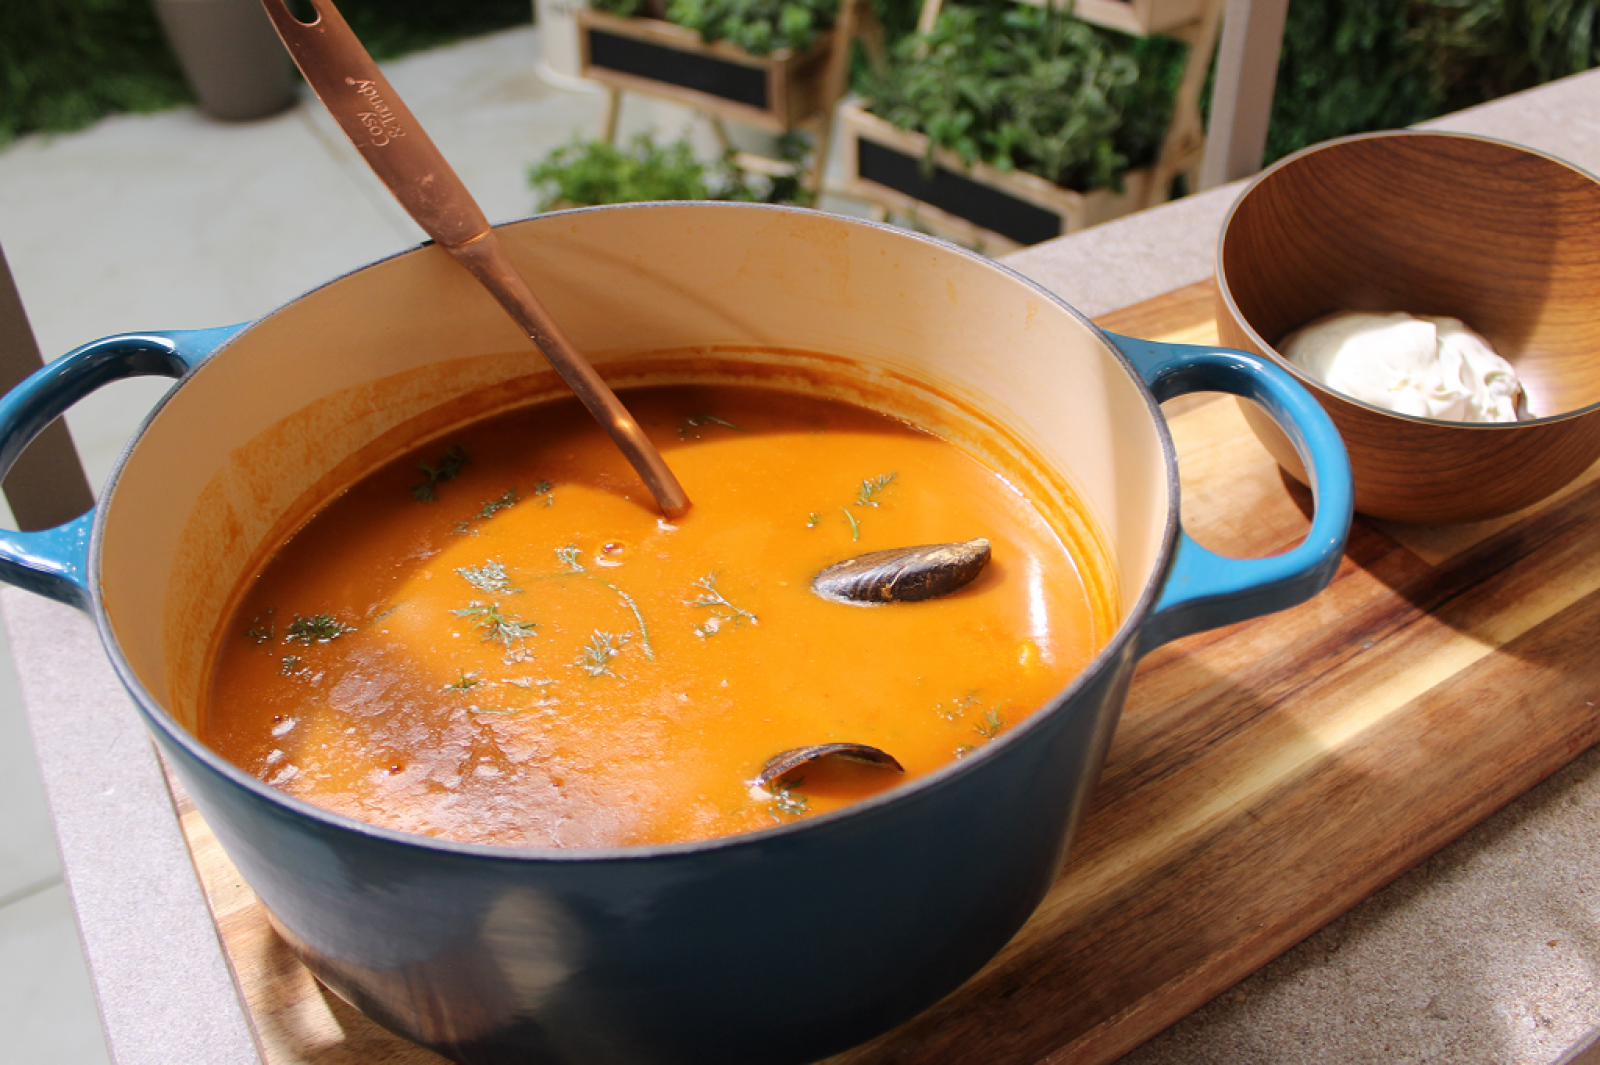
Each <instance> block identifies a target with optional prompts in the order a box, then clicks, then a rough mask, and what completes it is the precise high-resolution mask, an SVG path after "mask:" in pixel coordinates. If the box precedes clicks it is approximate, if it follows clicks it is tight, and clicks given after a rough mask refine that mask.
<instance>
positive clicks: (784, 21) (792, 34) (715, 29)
mask: <svg viewBox="0 0 1600 1065" xmlns="http://www.w3.org/2000/svg"><path fill="white" fill-rule="evenodd" d="M590 3H591V6H593V7H594V8H596V9H597V10H600V11H605V12H607V13H609V14H612V15H619V16H621V17H623V18H632V17H635V16H640V15H650V16H654V17H657V18H665V19H666V21H668V22H673V23H676V24H677V25H679V26H683V27H684V28H686V29H691V30H694V31H695V32H696V33H698V34H700V36H701V37H702V38H704V39H705V40H706V41H727V42H729V43H730V44H735V45H738V46H739V47H740V48H743V49H744V50H745V51H747V52H749V53H750V54H751V55H769V54H771V53H772V52H777V51H781V50H783V49H786V48H787V49H789V50H791V51H796V52H800V51H804V50H805V49H807V48H809V47H810V46H811V44H812V43H813V42H814V41H815V40H816V39H817V37H818V35H819V34H821V33H822V32H823V31H824V30H827V29H828V28H829V27H831V26H832V25H833V22H834V19H836V18H837V17H838V15H839V0H665V6H664V7H662V6H661V5H660V4H658V3H651V2H649V0H590Z"/></svg>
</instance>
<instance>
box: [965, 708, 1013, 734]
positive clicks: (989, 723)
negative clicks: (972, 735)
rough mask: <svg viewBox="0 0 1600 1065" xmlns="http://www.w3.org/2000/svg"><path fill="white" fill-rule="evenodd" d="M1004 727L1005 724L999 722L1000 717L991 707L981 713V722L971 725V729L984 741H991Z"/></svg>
mask: <svg viewBox="0 0 1600 1065" xmlns="http://www.w3.org/2000/svg"><path fill="white" fill-rule="evenodd" d="M1005 727H1006V723H1005V722H1004V721H1001V720H1000V715H999V714H997V713H995V711H994V708H993V707H991V708H989V709H987V710H985V711H984V712H983V720H982V721H979V722H978V723H977V724H976V725H973V726H972V729H973V731H974V732H976V733H977V734H978V735H980V736H982V737H983V738H984V739H986V740H992V739H994V738H995V736H996V735H998V734H999V732H1000V730H1001V729H1003V728H1005Z"/></svg>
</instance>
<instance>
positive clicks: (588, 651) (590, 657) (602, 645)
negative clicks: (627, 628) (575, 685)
mask: <svg viewBox="0 0 1600 1065" xmlns="http://www.w3.org/2000/svg"><path fill="white" fill-rule="evenodd" d="M627 640H628V637H627V636H626V635H622V636H618V635H616V634H615V633H610V632H602V631H600V630H599V629H596V630H594V633H593V634H592V635H591V636H590V637H589V644H588V646H586V647H584V648H583V649H582V650H581V651H579V652H578V661H577V665H578V666H579V667H580V668H582V669H583V670H584V672H586V673H588V674H589V676H591V677H603V676H605V675H606V674H607V673H610V672H611V660H612V659H613V658H615V657H617V655H618V654H620V653H621V652H622V645H623V644H624V643H626V642H627Z"/></svg>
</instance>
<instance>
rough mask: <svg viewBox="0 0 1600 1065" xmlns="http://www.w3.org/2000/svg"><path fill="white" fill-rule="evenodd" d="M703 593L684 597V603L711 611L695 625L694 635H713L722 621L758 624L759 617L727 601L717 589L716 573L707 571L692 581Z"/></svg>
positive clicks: (719, 628) (736, 623)
mask: <svg viewBox="0 0 1600 1065" xmlns="http://www.w3.org/2000/svg"><path fill="white" fill-rule="evenodd" d="M694 586H695V587H696V588H699V589H700V590H701V592H703V593H704V594H703V595H701V596H699V597H697V598H694V599H685V600H684V605H686V606H691V607H698V608H704V609H707V610H710V611H711V615H712V616H711V617H710V618H708V619H707V620H706V622H705V624H703V625H697V626H695V630H694V631H695V635H697V636H700V637H702V638H704V637H708V636H715V635H716V634H717V633H718V632H719V631H720V630H721V628H722V622H724V621H731V622H733V623H734V624H735V625H738V624H739V623H741V622H743V621H748V622H750V624H752V625H757V624H760V619H759V618H757V617H756V616H755V615H754V614H752V613H750V612H749V611H748V610H741V609H739V608H738V607H736V606H734V605H733V604H732V603H730V602H728V600H727V597H726V596H724V595H723V594H722V593H721V592H720V591H718V590H717V575H716V574H715V573H708V574H706V575H705V576H704V577H701V578H700V579H699V580H697V581H695V582H694Z"/></svg>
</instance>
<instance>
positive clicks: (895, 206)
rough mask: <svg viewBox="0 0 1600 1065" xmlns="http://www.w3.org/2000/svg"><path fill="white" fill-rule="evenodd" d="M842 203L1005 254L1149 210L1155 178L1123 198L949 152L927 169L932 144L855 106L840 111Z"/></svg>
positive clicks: (1128, 185)
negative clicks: (873, 207) (857, 203)
mask: <svg viewBox="0 0 1600 1065" xmlns="http://www.w3.org/2000/svg"><path fill="white" fill-rule="evenodd" d="M838 121H839V124H840V133H841V147H842V150H843V151H842V154H843V160H844V166H845V173H846V178H845V184H844V186H843V187H842V188H840V189H839V191H840V192H842V193H844V194H845V195H848V196H851V197H854V198H858V199H863V200H866V201H868V202H871V203H876V204H879V205H881V206H883V207H885V208H887V209H888V210H890V211H894V212H897V213H900V214H905V215H909V216H910V217H911V218H912V219H914V220H915V221H916V222H918V223H919V224H922V225H924V226H926V227H927V228H928V229H930V230H932V231H933V232H935V233H938V234H939V235H941V236H944V237H948V238H950V239H952V240H957V241H960V242H961V243H964V244H968V245H971V246H973V247H976V248H979V249H980V250H982V251H985V252H988V253H991V254H1004V253H1006V252H1009V251H1015V250H1016V249H1017V248H1021V247H1026V246H1028V245H1030V244H1038V243H1040V242H1041V241H1046V240H1050V239H1052V238H1054V237H1060V236H1065V235H1067V234H1068V233H1076V232H1077V231H1078V230H1080V229H1085V228H1087V227H1089V226H1092V225H1097V224H1099V223H1101V222H1109V221H1110V220H1112V219H1113V218H1120V217H1122V216H1123V215H1127V214H1132V213H1133V212H1134V211H1137V210H1138V209H1139V208H1141V207H1143V206H1144V205H1145V203H1146V193H1147V191H1148V186H1149V183H1150V174H1151V172H1150V170H1149V169H1140V170H1133V171H1130V172H1129V173H1128V174H1126V175H1125V176H1124V177H1123V190H1122V191H1121V192H1117V191H1115V190H1113V189H1095V190H1093V191H1091V192H1074V191H1072V190H1071V189H1065V188H1062V187H1061V186H1060V185H1056V184H1054V183H1053V182H1050V181H1046V180H1045V179H1044V178H1041V177H1038V176H1037V175H1034V174H1024V173H1021V172H1016V171H1013V172H1011V173H1006V172H1005V171H1001V170H997V169H995V168H994V167H992V166H987V165H985V164H983V163H978V164H975V165H973V166H967V165H966V164H965V163H963V162H962V161H961V159H960V157H959V156H957V155H956V154H955V153H953V152H949V151H946V150H944V149H935V150H934V153H933V160H934V169H933V172H932V173H931V174H930V173H929V172H928V171H927V169H926V168H925V167H924V165H923V159H924V158H925V157H926V156H927V153H928V139H927V138H926V137H924V136H923V135H922V134H920V133H911V132H908V131H906V130H903V129H900V128H898V127H896V126H894V125H893V124H891V123H889V122H885V121H884V120H883V119H881V118H879V117H878V116H876V115H874V114H871V113H870V112H868V111H866V110H865V109H863V108H862V107H861V105H860V104H858V103H855V102H846V103H844V104H842V105H840V108H839V118H838Z"/></svg>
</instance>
